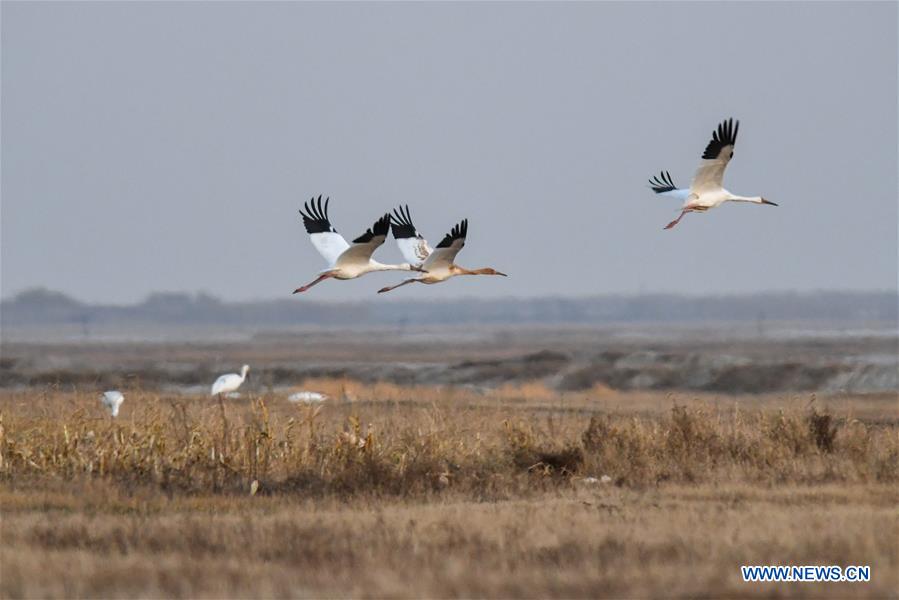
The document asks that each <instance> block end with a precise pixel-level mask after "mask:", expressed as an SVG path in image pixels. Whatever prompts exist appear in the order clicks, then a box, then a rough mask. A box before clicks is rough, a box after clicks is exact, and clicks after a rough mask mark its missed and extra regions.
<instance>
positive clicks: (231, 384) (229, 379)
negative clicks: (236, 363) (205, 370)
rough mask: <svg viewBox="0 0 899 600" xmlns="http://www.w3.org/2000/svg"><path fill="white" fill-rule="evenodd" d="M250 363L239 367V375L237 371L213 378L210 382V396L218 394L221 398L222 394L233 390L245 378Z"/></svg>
mask: <svg viewBox="0 0 899 600" xmlns="http://www.w3.org/2000/svg"><path fill="white" fill-rule="evenodd" d="M249 370H250V365H244V366H242V367H241V368H240V375H238V374H237V373H226V374H224V375H222V376H220V377H219V378H218V379H216V380H215V383H213V384H212V393H211V395H212V396H218V397H219V399H220V400H221V397H222V395H224V394H227V393H230V392H234V391H236V390H237V388H239V387H240V386H241V385H242V384H243V382H244V381H245V380H246V378H247V371H249Z"/></svg>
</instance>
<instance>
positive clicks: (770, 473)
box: [0, 381, 899, 597]
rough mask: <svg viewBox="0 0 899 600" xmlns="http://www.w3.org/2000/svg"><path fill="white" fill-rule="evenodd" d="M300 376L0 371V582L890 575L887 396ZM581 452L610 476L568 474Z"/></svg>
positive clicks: (892, 526)
mask: <svg viewBox="0 0 899 600" xmlns="http://www.w3.org/2000/svg"><path fill="white" fill-rule="evenodd" d="M307 387H309V388H311V389H320V390H322V391H325V392H328V393H330V394H332V395H333V396H334V398H333V399H332V400H331V401H329V402H328V403H326V404H325V405H324V406H322V407H316V408H309V407H304V406H294V405H290V404H289V403H287V402H286V401H285V400H284V398H283V396H263V397H253V398H247V399H241V400H230V401H226V403H225V404H224V406H220V405H219V404H218V403H217V402H216V401H214V400H211V399H208V398H180V397H166V396H160V395H157V394H155V393H143V392H141V391H140V390H131V391H130V392H128V393H127V400H126V403H125V405H124V406H123V408H122V412H121V414H120V416H119V418H118V419H117V420H112V419H110V418H109V417H108V416H106V415H105V414H104V413H103V412H102V411H101V409H100V408H99V405H98V403H97V399H96V396H95V394H93V393H66V392H60V391H53V390H48V391H43V392H36V391H25V392H14V393H13V392H5V393H3V394H0V418H2V425H0V427H2V433H0V508H2V515H3V521H2V537H3V548H2V550H0V567H2V571H0V595H2V596H3V597H22V596H52V597H64V596H68V597H71V596H79V597H84V596H179V597H195V596H204V597H222V596H307V597H308V596H322V595H325V596H344V595H351V596H368V597H370V596H374V597H383V596H391V597H411V596H416V597H417V596H428V597H449V596H493V597H543V596H556V597H586V596H622V595H626V596H660V595H666V596H667V595H676V596H695V595H703V596H708V595H715V596H719V595H731V596H733V595H740V596H744V595H772V594H774V595H788V596H808V597H812V596H822V595H828V596H834V597H838V596H845V595H847V594H849V593H851V594H853V595H861V596H867V597H883V596H887V595H890V594H894V593H895V589H897V585H899V575H897V572H899V569H897V566H899V543H897V541H896V540H899V514H897V510H896V506H897V504H899V491H897V486H896V483H897V481H899V429H897V426H896V425H895V403H894V401H895V398H889V397H879V398H878V397H867V398H851V397H841V398H819V399H817V400H816V401H814V402H810V401H809V398H793V399H791V398H779V399H778V398H776V397H762V398H754V399H751V400H750V399H748V398H747V399H746V401H745V402H743V401H736V400H735V399H734V398H727V397H712V396H710V397H700V398H679V397H670V396H662V395H652V394H620V393H615V392H611V391H609V390H602V389H596V390H593V391H592V392H589V393H582V394H566V395H565V396H559V395H558V394H557V393H554V392H552V391H550V390H547V389H546V388H544V387H543V386H540V385H529V386H519V387H506V388H501V389H499V390H496V391H494V392H490V393H479V392H477V391H470V390H463V389H458V388H446V389H439V388H402V387H397V386H392V385H386V384H379V385H373V386H361V385H357V384H354V383H352V382H347V381H318V382H309V383H308V384H307ZM779 406H783V407H786V408H779ZM835 407H836V408H835ZM223 409H224V411H223ZM859 415H862V416H861V417H860V416H859ZM602 475H607V476H609V477H610V478H611V480H612V482H611V483H608V484H603V483H589V480H588V479H586V478H587V477H600V476H602ZM251 490H255V494H254V495H251ZM769 563H771V564H826V565H830V564H837V565H848V564H870V565H871V566H872V574H873V581H872V582H871V583H868V584H836V585H834V584H820V585H818V584H815V585H812V584H801V585H800V584H777V585H774V584H772V585H757V584H744V583H742V581H741V580H740V578H739V566H740V565H741V564H769Z"/></svg>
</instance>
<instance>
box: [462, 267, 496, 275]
mask: <svg viewBox="0 0 899 600" xmlns="http://www.w3.org/2000/svg"><path fill="white" fill-rule="evenodd" d="M452 270H453V274H454V275H502V273H499V272H497V271H496V269H491V268H490V267H484V268H482V269H466V268H465V267H460V266H459V265H453V266H452Z"/></svg>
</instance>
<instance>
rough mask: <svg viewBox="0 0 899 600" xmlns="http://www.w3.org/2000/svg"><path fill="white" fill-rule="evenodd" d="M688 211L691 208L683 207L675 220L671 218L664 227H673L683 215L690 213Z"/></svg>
mask: <svg viewBox="0 0 899 600" xmlns="http://www.w3.org/2000/svg"><path fill="white" fill-rule="evenodd" d="M690 212H693V209H692V208H685V209H684V210H682V211H681V213H680V215H678V217H677V218H676V219H675V220H673V221H671V222H670V223H668V224H667V225H665V229H671V228H672V227H674V226H675V225H677V224H678V223H680V220H681V219H683V218H684V215H685V214H687V213H690Z"/></svg>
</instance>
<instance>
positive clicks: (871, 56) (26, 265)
mask: <svg viewBox="0 0 899 600" xmlns="http://www.w3.org/2000/svg"><path fill="white" fill-rule="evenodd" d="M729 116H733V117H737V118H739V119H740V121H741V127H740V136H739V139H738V143H737V148H736V155H735V158H734V160H733V162H732V163H731V164H730V167H729V168H728V172H727V176H726V179H725V184H726V185H727V187H729V188H730V189H731V190H732V191H734V192H735V193H738V194H744V195H763V196H765V197H766V198H768V199H770V200H772V201H774V202H777V203H779V204H780V207H769V206H754V205H740V204H738V205H728V206H724V207H722V208H720V209H718V210H715V211H713V212H711V213H708V214H704V215H703V214H699V215H688V216H687V217H685V218H684V220H683V221H682V222H681V224H680V225H679V226H678V227H677V228H675V229H674V230H672V231H662V227H663V226H664V225H665V224H666V223H667V222H668V221H670V220H671V219H672V218H673V217H674V216H676V214H677V210H676V209H677V205H676V203H673V201H670V200H666V199H662V198H658V197H654V196H653V194H652V193H651V192H650V191H649V190H648V188H647V186H646V179H647V177H649V176H650V175H652V174H654V173H656V172H658V171H659V170H660V169H668V170H670V171H671V173H672V175H673V176H674V178H675V182H676V183H679V184H681V185H686V184H688V183H689V180H690V178H691V176H692V174H693V170H694V169H695V167H696V165H697V161H698V159H699V156H700V155H701V153H702V150H703V148H704V147H705V144H706V142H707V141H708V139H709V135H710V133H711V131H712V129H713V128H714V127H715V125H716V124H717V123H718V122H719V121H720V120H721V119H722V118H725V117H729ZM320 193H321V194H325V195H330V197H331V218H332V221H333V222H334V224H335V226H336V227H337V229H338V230H340V231H341V233H343V234H344V235H345V236H346V237H348V238H350V237H355V236H356V235H358V234H360V233H361V232H362V231H363V230H364V229H365V228H367V227H369V226H370V225H371V224H372V223H373V221H374V220H375V218H376V217H377V216H379V215H380V214H383V213H384V212H385V211H387V210H389V209H390V208H392V207H393V206H396V205H397V204H399V203H408V204H409V205H410V207H411V210H412V215H413V217H414V219H415V221H416V225H417V226H418V227H419V229H420V230H421V231H423V232H424V233H425V234H426V236H427V237H428V238H429V239H430V240H431V242H432V243H436V242H437V241H439V238H440V237H442V236H443V234H444V233H445V232H446V231H448V230H449V228H450V227H451V226H452V225H453V224H454V223H455V222H456V221H458V220H459V219H460V218H462V217H468V218H469V220H470V225H469V237H468V244H467V246H466V248H465V249H464V250H463V251H462V253H461V254H460V255H459V257H458V262H459V263H460V264H462V265H463V266H467V267H482V266H493V267H496V268H498V269H500V270H502V271H505V272H507V273H509V274H510V277H509V278H508V279H502V278H497V277H477V278H472V277H469V278H457V279H455V280H451V281H449V282H446V283H444V284H441V285H439V286H416V287H405V288H402V289H400V290H397V291H396V292H394V295H395V296H396V297H404V298H412V297H419V298H427V297H435V296H445V297H461V296H493V297H495V296H504V295H517V296H542V295H549V294H560V295H587V294H601V293H610V292H640V291H646V292H650V291H677V292H686V293H708V292H743V291H755V290H769V289H798V290H809V289H820V288H827V289H872V288H873V289H894V288H895V287H896V281H897V4H896V3H895V2H882V3H873V4H858V3H797V4H774V3H767V2H764V3H763V2H758V3H744V4H731V3H728V4H724V3H720V4H717V3H695V4H678V3H666V4H655V3H637V4H613V3H595V4H588V3H576V4H550V3H528V4H511V3H508V4H507V3H503V4H471V3H465V4H424V3H419V4H410V3H391V4H348V3H345V4H327V5H326V4H311V3H294V4H292V3H268V4H257V3H252V4H251V3H168V2H158V3H140V4H137V3H130V2H128V3H126V2H121V3H96V4H92V3H68V4H54V3H13V2H3V3H2V248H0V249H2V294H3V296H4V297H8V296H10V295H12V294H14V293H16V292H18V291H21V290H23V289H25V288H28V287H31V286H47V287H50V288H53V289H58V290H62V291H64V292H67V293H70V294H73V295H74V296H76V297H77V298H80V299H83V300H94V301H108V302H114V303H120V302H131V301H135V300H138V299H140V298H142V297H143V296H145V295H146V294H147V293H149V292H151V291H154V290H170V291H176V290H177V291H182V290H183V291H198V290H203V291H207V292H210V293H213V294H215V295H218V296H221V297H223V298H226V299H250V298H272V297H289V295H290V292H291V291H292V290H293V289H294V288H295V287H297V286H298V285H299V284H302V283H306V282H308V281H309V280H311V279H312V278H314V276H315V274H316V272H317V271H319V270H320V269H322V268H324V267H325V264H324V262H323V260H322V258H321V257H320V256H319V255H318V254H317V253H316V251H315V250H314V248H313V247H312V245H311V244H310V242H309V240H308V238H307V237H306V235H305V232H304V230H303V228H302V224H301V222H300V219H299V216H298V214H297V209H298V208H299V207H300V206H301V204H302V202H303V201H304V200H306V199H308V198H309V197H311V196H313V195H318V194H320ZM375 257H376V258H377V259H379V260H382V261H384V262H399V261H401V257H400V254H399V252H398V250H397V249H396V246H395V244H394V243H393V240H392V239H390V240H388V242H387V244H385V245H384V246H383V247H382V248H381V249H380V250H379V251H378V252H377V253H376V255H375ZM403 275H405V274H403V273H376V274H372V275H368V276H366V277H363V278H361V279H358V280H355V281H349V282H333V281H331V282H326V283H323V284H322V285H320V286H318V287H315V288H313V290H311V291H310V292H309V293H308V294H307V297H308V298H314V299H331V298H333V299H355V298H357V297H360V296H361V297H370V298H371V299H372V300H373V301H379V302H380V301H387V298H385V297H384V296H381V297H378V296H375V295H374V292H375V290H377V289H378V288H379V287H381V286H383V285H387V284H389V283H391V282H394V281H398V280H399V279H400V278H401V277H402V276H403Z"/></svg>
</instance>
